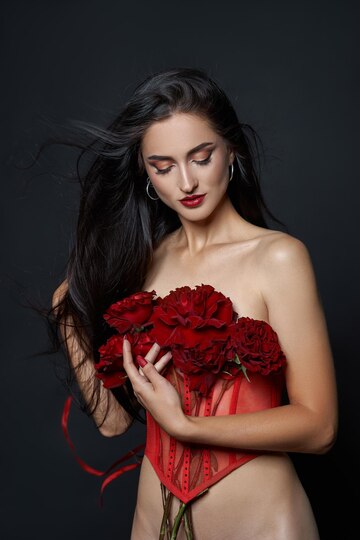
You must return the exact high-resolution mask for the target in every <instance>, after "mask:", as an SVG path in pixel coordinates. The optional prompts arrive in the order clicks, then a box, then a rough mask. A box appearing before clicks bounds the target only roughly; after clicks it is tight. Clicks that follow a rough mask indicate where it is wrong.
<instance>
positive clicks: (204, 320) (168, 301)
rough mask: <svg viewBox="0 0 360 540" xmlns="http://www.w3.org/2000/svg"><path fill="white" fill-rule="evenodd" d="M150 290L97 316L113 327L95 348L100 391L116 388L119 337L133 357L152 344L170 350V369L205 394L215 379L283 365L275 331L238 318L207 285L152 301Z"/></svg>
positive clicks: (121, 378)
mask: <svg viewBox="0 0 360 540" xmlns="http://www.w3.org/2000/svg"><path fill="white" fill-rule="evenodd" d="M154 296H156V291H154V290H153V291H151V292H147V291H144V292H137V293H135V294H132V295H131V296H128V297H126V298H124V299H123V300H120V301H118V302H115V303H114V304H112V305H111V306H110V307H109V308H108V309H107V310H106V312H105V313H104V315H103V317H104V319H105V320H106V322H107V324H108V325H109V326H110V327H112V328H114V329H115V333H114V335H112V336H111V337H110V338H109V339H108V340H107V342H106V343H105V344H104V345H102V346H101V347H100V348H99V353H100V360H99V362H97V363H96V364H95V369H96V377H97V378H99V379H101V381H102V382H103V385H104V386H105V387H106V388H114V387H117V386H121V385H122V384H123V383H124V382H125V381H126V378H127V374H126V372H125V370H124V368H123V356H122V347H123V336H124V334H125V333H126V334H127V338H128V340H129V341H130V344H131V347H132V351H133V354H134V357H135V358H136V356H137V355H138V354H139V355H141V356H145V355H146V354H147V352H148V351H149V350H150V348H151V347H152V345H153V344H154V343H155V342H157V343H158V344H159V345H160V347H161V349H162V350H163V351H164V354H165V353H166V352H167V351H168V350H171V352H172V361H173V362H174V366H175V367H177V368H179V369H180V370H181V371H182V372H183V373H186V374H187V375H188V376H189V381H190V390H195V391H197V392H199V394H200V395H202V396H206V395H207V394H208V392H209V391H210V389H211V387H212V386H213V384H214V383H215V381H216V379H217V378H218V377H222V378H224V379H231V378H234V377H236V376H237V375H239V374H240V373H242V374H243V376H245V377H246V378H247V380H248V381H249V382H250V379H249V377H248V374H247V371H249V372H255V371H257V372H259V373H261V374H262V375H268V374H269V373H271V372H273V371H278V370H279V369H280V368H281V367H282V366H283V365H284V364H285V363H286V357H285V355H284V353H283V352H282V350H281V348H280V345H279V341H278V337H277V334H276V332H275V331H274V330H273V329H272V327H271V326H270V325H269V324H268V323H267V322H266V321H262V320H256V319H252V318H251V317H240V318H238V314H237V313H236V312H235V311H234V309H233V305H232V302H231V300H230V299H229V298H228V297H226V296H225V295H223V294H222V293H221V292H219V291H216V290H215V289H214V287H212V286H211V285H204V284H201V285H197V286H196V287H195V288H194V289H192V288H190V287H189V286H187V285H185V286H183V287H178V288H176V289H175V290H173V291H170V293H169V294H168V295H166V296H165V297H163V298H161V297H158V298H156V299H155V298H154Z"/></svg>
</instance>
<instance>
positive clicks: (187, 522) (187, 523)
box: [184, 506, 194, 540]
mask: <svg viewBox="0 0 360 540" xmlns="http://www.w3.org/2000/svg"><path fill="white" fill-rule="evenodd" d="M184 529H185V533H186V540H194V531H193V528H192V523H191V506H187V507H186V509H185V513H184Z"/></svg>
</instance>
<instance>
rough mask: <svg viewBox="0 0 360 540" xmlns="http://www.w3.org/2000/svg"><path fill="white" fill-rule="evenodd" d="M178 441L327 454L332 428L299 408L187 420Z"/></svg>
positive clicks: (291, 406) (311, 413) (307, 411)
mask: <svg viewBox="0 0 360 540" xmlns="http://www.w3.org/2000/svg"><path fill="white" fill-rule="evenodd" d="M178 439H179V440H181V441H182V442H192V443H198V444H203V445H204V444H212V445H220V446H225V447H231V448H243V449H248V450H249V449H253V450H268V451H280V452H305V453H319V454H320V453H325V452H326V451H327V450H328V449H329V448H331V446H332V444H333V439H334V435H333V432H332V428H331V426H327V424H326V422H325V421H323V420H321V419H320V417H319V415H316V414H315V413H314V412H313V411H311V410H309V409H307V408H306V407H304V406H302V405H299V404H288V405H282V406H279V407H274V408H271V409H265V410H261V411H255V412H250V413H243V414H233V415H224V416H206V417H203V416H200V417H197V416H186V419H185V421H184V424H183V425H182V426H181V428H180V430H179V434H178Z"/></svg>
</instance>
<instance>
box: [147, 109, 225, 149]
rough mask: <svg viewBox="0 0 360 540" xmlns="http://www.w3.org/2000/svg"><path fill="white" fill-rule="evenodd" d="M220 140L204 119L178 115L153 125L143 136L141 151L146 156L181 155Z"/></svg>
mask: <svg viewBox="0 0 360 540" xmlns="http://www.w3.org/2000/svg"><path fill="white" fill-rule="evenodd" d="M219 139H220V137H219V135H217V133H216V132H215V131H214V130H213V129H212V128H211V127H210V125H209V124H208V122H207V121H206V120H205V119H204V118H201V117H200V116H196V115H193V114H185V113H176V114H173V115H172V116H171V117H170V118H166V119H165V120H160V121H157V122H154V123H153V124H151V126H150V127H149V128H148V129H147V130H146V132H145V134H144V136H143V139H142V142H141V149H142V152H143V153H144V154H153V153H158V154H159V153H160V152H161V154H168V155H175V154H179V155H180V154H181V153H184V154H185V153H186V152H187V151H188V150H189V148H193V147H195V146H197V145H198V144H200V143H202V142H204V141H213V142H218V141H219Z"/></svg>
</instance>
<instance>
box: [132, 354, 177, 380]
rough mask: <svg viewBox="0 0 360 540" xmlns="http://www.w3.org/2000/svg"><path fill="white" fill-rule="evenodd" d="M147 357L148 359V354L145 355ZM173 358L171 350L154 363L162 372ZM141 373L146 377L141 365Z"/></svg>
mask: <svg viewBox="0 0 360 540" xmlns="http://www.w3.org/2000/svg"><path fill="white" fill-rule="evenodd" d="M145 358H146V359H147V355H146V356H145ZM171 358H172V353H171V351H168V352H167V353H165V354H164V355H163V356H162V357H161V358H160V359H159V360H157V361H156V362H155V363H154V364H153V365H154V367H155V369H157V371H158V372H159V373H160V372H161V371H162V370H163V369H164V367H165V366H166V364H167V363H168V362H169V360H170V359H171ZM139 373H140V375H142V376H143V377H145V374H144V372H143V370H142V368H141V367H140V368H139Z"/></svg>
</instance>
